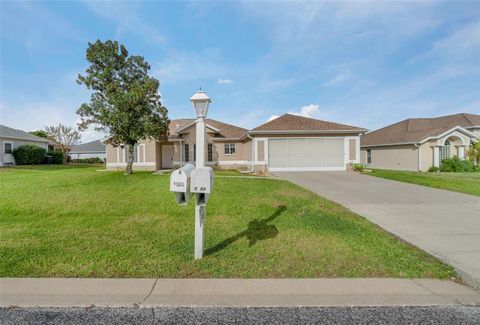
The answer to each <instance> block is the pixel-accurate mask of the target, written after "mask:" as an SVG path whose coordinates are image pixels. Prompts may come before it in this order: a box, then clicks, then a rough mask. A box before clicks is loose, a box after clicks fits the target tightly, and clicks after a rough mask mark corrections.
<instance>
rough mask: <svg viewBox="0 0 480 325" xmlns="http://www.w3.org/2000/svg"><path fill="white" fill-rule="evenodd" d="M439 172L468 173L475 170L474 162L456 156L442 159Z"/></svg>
mask: <svg viewBox="0 0 480 325" xmlns="http://www.w3.org/2000/svg"><path fill="white" fill-rule="evenodd" d="M439 170H440V171H441V172H455V173H469V172H474V171H476V170H477V167H476V166H475V164H474V163H473V162H472V161H470V160H461V159H460V158H458V157H456V156H455V157H453V158H450V159H444V160H442V163H441V164H440V169H439Z"/></svg>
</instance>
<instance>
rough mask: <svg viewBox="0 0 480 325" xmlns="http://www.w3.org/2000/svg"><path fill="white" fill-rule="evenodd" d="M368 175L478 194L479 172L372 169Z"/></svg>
mask: <svg viewBox="0 0 480 325" xmlns="http://www.w3.org/2000/svg"><path fill="white" fill-rule="evenodd" d="M368 175H372V176H376V177H381V178H386V179H391V180H395V181H400V182H405V183H411V184H417V185H423V186H428V187H433V188H438V189H442V190H448V191H454V192H460V193H466V194H471V195H476V196H480V172H476V173H425V172H405V171H395V170H382V169H374V170H373V171H372V172H371V173H368Z"/></svg>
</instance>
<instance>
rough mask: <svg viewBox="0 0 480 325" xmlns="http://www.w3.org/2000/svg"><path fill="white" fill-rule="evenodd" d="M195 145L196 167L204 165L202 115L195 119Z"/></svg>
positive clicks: (203, 125)
mask: <svg viewBox="0 0 480 325" xmlns="http://www.w3.org/2000/svg"><path fill="white" fill-rule="evenodd" d="M196 133H197V134H196V135H197V139H196V147H197V152H196V155H197V160H196V167H197V168H198V167H205V120H204V119H203V117H200V118H198V120H197V131H196Z"/></svg>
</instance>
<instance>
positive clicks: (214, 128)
mask: <svg viewBox="0 0 480 325" xmlns="http://www.w3.org/2000/svg"><path fill="white" fill-rule="evenodd" d="M196 123H197V121H194V122H192V123H190V124H187V125H185V126H184V127H182V128H180V129H178V130H176V131H175V133H177V134H179V133H180V132H182V131H183V130H186V129H188V128H189V127H191V126H192V125H195V124H196ZM205 127H207V128H209V129H210V130H212V131H215V132H220V130H219V129H217V128H216V127H213V126H211V125H210V124H207V123H205Z"/></svg>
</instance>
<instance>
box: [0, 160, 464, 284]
mask: <svg viewBox="0 0 480 325" xmlns="http://www.w3.org/2000/svg"><path fill="white" fill-rule="evenodd" d="M97 169H98V167H93V168H88V167H84V166H83V167H78V166H76V167H64V166H53V167H50V166H48V167H45V166H39V167H36V166H34V167H29V168H8V169H0V256H1V258H0V277H227V278H233V277H235V278H253V277H260V278H266V277H277V278H282V277H434V278H450V277H452V276H455V273H454V271H453V270H452V268H450V267H448V266H445V265H444V264H442V263H440V262H438V261H437V260H436V259H434V258H433V257H431V256H429V255H427V254H426V253H424V252H422V251H420V250H417V249H415V248H413V247H410V246H408V245H406V244H405V243H403V242H401V241H398V240H397V239H395V238H394V237H393V236H391V235H389V234H387V233H385V232H384V231H382V230H381V229H379V228H378V227H376V226H375V225H373V224H371V223H370V222H368V221H366V220H365V219H363V218H361V217H359V216H357V215H355V214H353V213H352V212H350V211H348V210H347V209H345V208H343V207H342V206H340V205H337V204H334V203H332V202H330V201H328V200H326V199H323V198H321V197H318V196H317V195H315V194H313V193H311V192H308V191H306V190H304V189H302V188H300V187H297V186H295V185H293V184H291V183H289V182H286V181H280V180H275V179H268V178H266V179H258V178H228V177H227V178H226V177H219V178H217V179H216V180H215V189H214V193H213V195H212V197H211V199H210V202H209V205H208V209H207V218H206V225H205V246H206V247H205V248H206V250H205V257H204V258H203V259H202V260H197V261H194V260H193V234H194V217H193V213H194V209H193V206H192V205H190V206H188V207H182V206H176V205H175V204H174V197H173V194H171V193H170V192H169V191H168V182H169V176H166V175H153V174H151V173H146V172H143V173H135V174H134V175H131V176H124V175H123V174H122V173H121V172H99V171H96V170H97Z"/></svg>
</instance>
